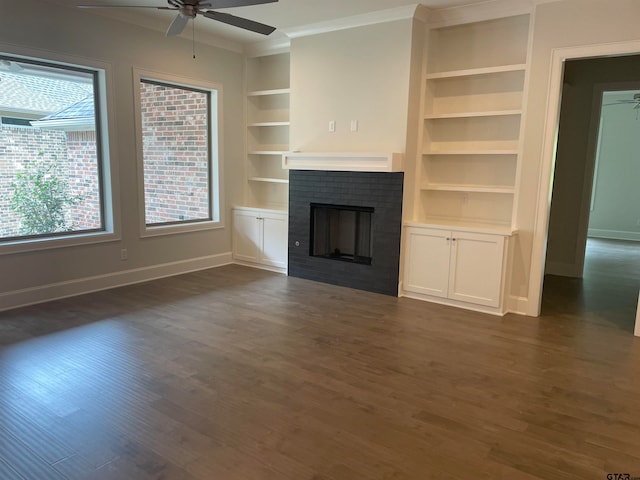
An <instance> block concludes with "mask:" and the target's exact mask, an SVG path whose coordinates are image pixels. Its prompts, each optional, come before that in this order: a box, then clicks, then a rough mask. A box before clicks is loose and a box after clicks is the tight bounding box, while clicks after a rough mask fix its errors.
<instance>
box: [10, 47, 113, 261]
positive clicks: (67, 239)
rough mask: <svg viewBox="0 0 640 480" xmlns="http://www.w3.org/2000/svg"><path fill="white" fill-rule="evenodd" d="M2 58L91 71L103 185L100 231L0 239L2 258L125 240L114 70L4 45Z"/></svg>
mask: <svg viewBox="0 0 640 480" xmlns="http://www.w3.org/2000/svg"><path fill="white" fill-rule="evenodd" d="M0 55H1V56H2V57H3V58H5V59H7V58H10V59H15V60H16V61H19V62H26V63H32V64H36V65H45V66H51V67H56V68H61V69H67V70H70V71H81V72H88V73H91V74H92V75H93V85H94V102H95V121H96V151H97V161H98V181H99V182H100V211H101V217H102V226H101V228H100V229H91V230H82V231H77V232H55V233H52V234H49V235H42V236H40V235H38V236H22V237H13V238H10V239H9V238H8V239H6V240H3V239H0V256H2V255H9V254H15V253H27V252H34V251H41V250H50V249H58V248H65V247H72V246H79V245H91V244H97V243H107V242H114V241H118V240H120V239H121V227H120V225H121V220H120V215H119V201H118V198H119V185H118V182H117V178H118V176H117V167H116V162H115V160H114V158H113V155H112V154H111V152H113V151H115V148H114V145H113V144H112V142H113V138H114V135H113V132H112V131H111V126H112V125H114V124H115V122H114V120H113V112H114V105H113V98H114V93H113V85H114V82H113V68H112V65H111V64H110V63H106V62H101V61H96V60H93V59H86V58H79V57H75V56H73V57H72V56H67V55H58V54H53V53H50V52H43V51H40V50H38V51H36V50H32V49H28V48H20V47H16V46H14V45H6V44H2V43H0Z"/></svg>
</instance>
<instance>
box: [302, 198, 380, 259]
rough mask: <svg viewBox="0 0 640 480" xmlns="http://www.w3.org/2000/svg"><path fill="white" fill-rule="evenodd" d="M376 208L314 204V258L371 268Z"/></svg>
mask: <svg viewBox="0 0 640 480" xmlns="http://www.w3.org/2000/svg"><path fill="white" fill-rule="evenodd" d="M372 217H373V208H369V207H351V206H348V207H347V206H342V205H326V204H317V203H312V204H311V237H310V238H311V246H310V252H309V253H310V255H311V256H313V257H322V258H329V259H332V260H341V261H343V262H353V263H363V264H366V265H371V243H372V242H371V232H372V230H371V220H372Z"/></svg>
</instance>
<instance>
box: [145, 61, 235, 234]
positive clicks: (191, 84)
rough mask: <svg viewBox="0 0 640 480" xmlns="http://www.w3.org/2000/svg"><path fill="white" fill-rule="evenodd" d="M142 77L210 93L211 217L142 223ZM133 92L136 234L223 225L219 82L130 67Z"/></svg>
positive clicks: (220, 88) (201, 228) (202, 228)
mask: <svg viewBox="0 0 640 480" xmlns="http://www.w3.org/2000/svg"><path fill="white" fill-rule="evenodd" d="M143 80H149V81H157V82H163V83H167V84H170V85H175V86H178V87H180V86H183V87H185V88H199V89H203V90H207V91H209V92H210V93H211V105H210V108H211V111H210V125H209V135H210V138H211V151H210V152H209V153H210V170H211V178H209V190H210V193H211V195H212V198H211V202H212V209H213V212H212V214H213V219H212V220H205V221H196V222H189V223H177V224H166V225H146V223H145V201H144V200H145V198H144V160H143V159H144V152H143V147H142V114H141V111H140V82H141V81H143ZM133 96H134V115H135V136H136V139H135V140H136V161H137V167H138V168H137V174H138V214H139V219H140V220H139V221H140V226H139V228H140V237H141V238H144V237H155V236H162V235H173V234H180V233H187V232H196V231H202V230H213V229H216V228H223V227H224V226H225V225H224V211H225V210H224V182H223V178H224V177H223V165H224V160H223V154H224V146H223V138H224V136H223V133H222V123H223V120H222V104H223V99H222V86H221V85H219V84H217V83H213V82H209V81H206V80H196V79H191V78H186V77H180V76H176V75H173V74H168V73H163V72H155V71H149V70H143V69H140V68H136V67H134V68H133Z"/></svg>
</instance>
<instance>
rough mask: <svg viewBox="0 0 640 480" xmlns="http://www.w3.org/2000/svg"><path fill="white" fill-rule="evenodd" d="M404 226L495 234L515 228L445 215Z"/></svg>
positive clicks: (514, 232) (406, 223) (510, 233)
mask: <svg viewBox="0 0 640 480" xmlns="http://www.w3.org/2000/svg"><path fill="white" fill-rule="evenodd" d="M404 226H406V227H426V228H437V229H441V230H450V229H453V230H458V231H461V232H474V233H488V234H497V235H515V234H517V233H518V230H517V229H516V228H513V227H512V226H511V225H509V224H504V223H490V222H473V221H469V220H460V219H456V218H446V217H426V218H425V221H424V222H405V223H404Z"/></svg>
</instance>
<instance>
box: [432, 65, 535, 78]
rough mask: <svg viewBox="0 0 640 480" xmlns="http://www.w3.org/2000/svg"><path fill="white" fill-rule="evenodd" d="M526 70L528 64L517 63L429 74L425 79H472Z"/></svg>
mask: <svg viewBox="0 0 640 480" xmlns="http://www.w3.org/2000/svg"><path fill="white" fill-rule="evenodd" d="M526 68H527V65H526V64H524V63H517V64H513V65H498V66H495V67H482V68H469V69H465V70H451V71H448V72H435V73H427V74H426V76H425V78H426V79H427V80H439V79H445V78H455V77H471V76H474V75H489V74H492V73H506V72H518V71H524V70H526Z"/></svg>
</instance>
